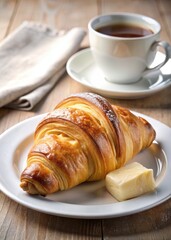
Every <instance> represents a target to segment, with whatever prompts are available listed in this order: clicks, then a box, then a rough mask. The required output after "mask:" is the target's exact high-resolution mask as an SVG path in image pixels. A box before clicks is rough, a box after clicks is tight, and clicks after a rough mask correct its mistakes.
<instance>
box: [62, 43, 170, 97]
mask: <svg viewBox="0 0 171 240" xmlns="http://www.w3.org/2000/svg"><path fill="white" fill-rule="evenodd" d="M163 58H164V54H162V53H160V52H158V54H157V56H156V59H155V62H154V63H153V65H157V64H159V63H160V62H162V60H163ZM66 68H67V72H68V74H69V75H70V76H71V77H72V79H74V80H75V81H77V82H79V83H80V84H82V85H84V86H86V87H88V88H90V89H91V90H93V91H94V92H97V93H99V94H101V95H104V96H107V97H112V98H120V99H136V98H142V97H147V96H150V95H152V94H154V93H157V92H159V91H161V90H163V89H165V88H166V87H168V86H170V85H171V59H170V60H169V61H168V62H167V64H166V65H165V66H164V67H162V68H161V69H160V70H158V71H155V72H153V73H150V74H146V75H145V76H144V77H143V78H142V79H141V80H139V81H138V82H136V83H132V84H115V83H111V82H108V81H106V80H105V78H104V76H103V74H102V72H101V70H100V69H99V68H98V67H97V66H96V64H95V62H94V59H93V55H92V52H91V50H90V48H88V49H84V50H81V51H79V52H78V53H76V54H74V55H73V56H72V57H71V58H70V59H69V60H68V62H67V66H66Z"/></svg>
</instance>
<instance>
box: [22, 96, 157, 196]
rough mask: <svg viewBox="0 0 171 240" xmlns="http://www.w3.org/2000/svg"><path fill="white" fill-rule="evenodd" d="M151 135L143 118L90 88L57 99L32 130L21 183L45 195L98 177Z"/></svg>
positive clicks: (147, 141)
mask: <svg viewBox="0 0 171 240" xmlns="http://www.w3.org/2000/svg"><path fill="white" fill-rule="evenodd" d="M154 138H155V131H154V129H153V128H152V126H151V125H150V124H149V123H148V122H147V121H146V120H144V119H142V118H139V117H136V116H135V115H134V114H132V113H131V112H130V111H129V110H127V109H125V108H122V107H119V106H112V105H110V103H109V102H108V101H107V100H106V99H105V98H103V97H101V96H99V95H97V94H92V93H81V94H76V95H72V96H70V97H69V98H67V99H64V100H63V101H62V102H61V103H59V104H58V105H57V106H56V108H55V109H54V111H52V112H51V113H49V114H47V116H46V117H45V118H44V119H43V120H42V121H41V122H40V123H39V125H38V126H37V128H36V130H35V135H34V146H33V147H32V149H31V150H30V153H29V155H28V159H27V168H26V169H25V170H24V171H23V173H22V174H21V185H20V186H21V187H22V188H23V190H24V191H27V192H28V193H30V194H42V195H46V194H49V193H53V192H56V191H60V190H66V189H69V188H72V187H74V186H76V185H78V184H80V183H82V182H84V181H94V180H100V179H103V178H104V177H105V176H106V174H107V173H108V172H110V171H112V170H114V169H116V168H119V167H121V166H123V165H124V164H125V163H126V162H127V161H129V160H130V159H131V158H133V157H134V156H135V155H136V154H137V153H138V152H140V151H141V150H142V149H144V148H146V147H148V146H149V145H150V144H151V143H152V141H153V140H154Z"/></svg>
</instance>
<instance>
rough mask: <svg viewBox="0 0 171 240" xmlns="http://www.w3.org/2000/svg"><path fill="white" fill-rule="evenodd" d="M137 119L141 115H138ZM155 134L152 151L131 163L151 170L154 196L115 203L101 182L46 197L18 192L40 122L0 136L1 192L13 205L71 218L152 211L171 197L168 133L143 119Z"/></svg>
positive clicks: (26, 123) (170, 132)
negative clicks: (154, 187) (153, 181)
mask: <svg viewBox="0 0 171 240" xmlns="http://www.w3.org/2000/svg"><path fill="white" fill-rule="evenodd" d="M139 115H140V114H139ZM141 116H143V117H144V118H146V119H147V120H148V121H149V122H151V124H152V125H153V126H154V128H155V129H156V132H157V138H156V143H154V144H153V147H152V148H150V149H148V150H145V151H143V152H141V153H140V154H139V155H137V156H136V157H135V158H134V159H133V160H132V161H138V162H141V163H142V164H143V165H144V166H146V167H148V168H152V169H153V171H154V176H155V179H156V182H157V188H156V191H155V192H152V193H149V194H145V195H142V196H140V197H137V198H134V199H131V200H127V201H123V202H117V201H116V200H115V199H114V198H113V197H112V196H111V195H110V194H109V193H108V192H107V191H106V189H105V185H104V181H99V182H95V183H84V184H81V185H79V186H77V187H75V188H73V189H71V190H68V191H65V192H60V193H55V194H52V195H48V196H46V197H42V196H30V195H28V194H27V193H25V192H23V190H22V189H20V187H19V184H20V174H21V172H22V170H23V169H24V167H25V166H26V156H27V153H28V151H29V149H30V146H31V145H32V141H33V132H34V129H35V127H36V126H37V124H38V122H39V121H40V120H41V119H42V118H43V115H39V116H36V117H33V118H29V119H27V120H25V121H23V122H21V123H19V124H17V125H15V126H13V127H12V128H10V129H8V130H7V131H6V132H4V133H3V134H1V136H0V144H1V151H0V160H1V167H0V190H1V191H2V192H4V193H5V194H6V195H7V196H8V197H10V198H11V199H13V200H14V201H16V202H18V203H20V204H22V205H24V206H26V207H28V208H31V209H34V210H37V211H40V212H44V213H49V214H53V215H58V216H65V217H74V218H111V217H118V216H125V215H129V214H133V213H136V212H140V211H143V210H146V209H149V208H152V207H154V206H156V205H158V204H160V203H162V202H164V201H165V200H167V199H168V198H169V197H170V194H171V187H170V173H171V148H170V136H171V129H170V128H169V127H167V126H166V125H164V124H162V123H160V122H158V121H156V120H154V119H152V118H149V117H147V116H144V115H142V114H141Z"/></svg>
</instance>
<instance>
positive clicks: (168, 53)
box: [144, 41, 171, 74]
mask: <svg viewBox="0 0 171 240" xmlns="http://www.w3.org/2000/svg"><path fill="white" fill-rule="evenodd" d="M158 46H160V47H162V48H163V49H164V51H165V59H164V61H163V62H162V63H160V64H158V65H157V66H155V67H153V68H148V67H147V68H146V69H145V70H144V73H145V74H146V73H149V72H151V71H154V70H159V69H160V68H161V67H162V66H164V65H165V64H166V63H167V61H168V60H169V59H170V58H171V45H170V44H169V43H168V42H166V41H158V42H155V43H153V44H152V46H151V48H152V50H153V49H154V50H155V49H156V47H158Z"/></svg>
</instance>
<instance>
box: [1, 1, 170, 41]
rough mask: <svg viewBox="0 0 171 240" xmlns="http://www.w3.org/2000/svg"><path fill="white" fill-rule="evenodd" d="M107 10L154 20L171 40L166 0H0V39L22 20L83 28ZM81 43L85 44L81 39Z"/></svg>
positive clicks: (59, 27) (58, 26) (162, 35)
mask: <svg viewBox="0 0 171 240" xmlns="http://www.w3.org/2000/svg"><path fill="white" fill-rule="evenodd" d="M107 12H135V13H140V14H144V15H148V16H150V17H152V18H155V19H156V20H158V21H159V22H160V24H161V26H162V27H163V28H164V27H165V28H166V26H168V29H167V31H162V33H161V38H162V39H165V40H166V41H169V42H171V28H170V27H169V26H171V1H170V0H86V1H82V0H72V1H71V0H0V40H1V39H3V38H4V37H5V36H7V35H8V34H9V32H11V31H12V30H14V29H15V28H16V27H17V26H19V25H20V24H21V23H22V22H23V21H24V20H29V21H37V22H42V23H45V24H47V25H50V26H52V27H55V28H57V29H65V30H68V29H71V28H72V27H75V26H79V27H84V28H86V29H87V23H88V21H89V19H90V18H92V17H93V16H95V15H97V14H104V13H107ZM83 44H88V42H87V39H85V41H84V43H83Z"/></svg>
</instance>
